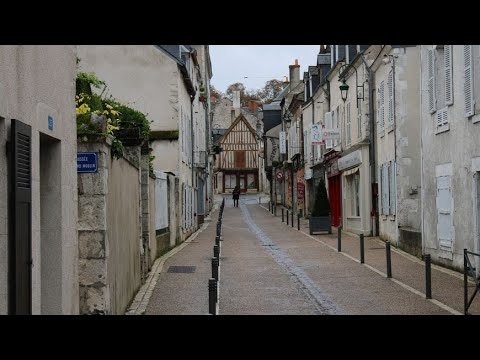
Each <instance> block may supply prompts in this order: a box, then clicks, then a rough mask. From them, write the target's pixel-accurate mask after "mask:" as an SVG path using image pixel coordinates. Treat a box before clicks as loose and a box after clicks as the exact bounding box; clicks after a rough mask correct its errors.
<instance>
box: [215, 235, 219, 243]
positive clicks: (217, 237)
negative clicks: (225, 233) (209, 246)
mask: <svg viewBox="0 0 480 360" xmlns="http://www.w3.org/2000/svg"><path fill="white" fill-rule="evenodd" d="M215 245H220V236H215Z"/></svg>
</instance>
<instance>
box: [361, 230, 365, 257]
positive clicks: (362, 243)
mask: <svg viewBox="0 0 480 360" xmlns="http://www.w3.org/2000/svg"><path fill="white" fill-rule="evenodd" d="M363 263H365V243H364V239H363V234H360V264H363Z"/></svg>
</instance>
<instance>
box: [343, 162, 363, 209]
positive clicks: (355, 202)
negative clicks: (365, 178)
mask: <svg viewBox="0 0 480 360" xmlns="http://www.w3.org/2000/svg"><path fill="white" fill-rule="evenodd" d="M346 180H347V207H348V213H349V215H350V216H360V174H359V171H358V170H357V172H355V173H354V174H352V175H348V176H346Z"/></svg>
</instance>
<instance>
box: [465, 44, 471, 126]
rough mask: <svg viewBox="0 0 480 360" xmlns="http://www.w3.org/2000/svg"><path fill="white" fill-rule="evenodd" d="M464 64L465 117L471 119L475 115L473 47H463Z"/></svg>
mask: <svg viewBox="0 0 480 360" xmlns="http://www.w3.org/2000/svg"><path fill="white" fill-rule="evenodd" d="M463 62H464V65H463V72H464V77H465V83H464V88H463V92H464V97H465V116H466V117H470V116H472V115H473V113H474V111H473V109H474V99H473V69H472V68H473V66H472V45H464V46H463Z"/></svg>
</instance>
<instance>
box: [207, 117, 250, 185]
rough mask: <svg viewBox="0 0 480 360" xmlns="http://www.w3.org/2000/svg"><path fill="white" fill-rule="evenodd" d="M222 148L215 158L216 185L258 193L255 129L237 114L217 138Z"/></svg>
mask: <svg viewBox="0 0 480 360" xmlns="http://www.w3.org/2000/svg"><path fill="white" fill-rule="evenodd" d="M219 145H220V146H221V147H222V149H223V151H222V152H221V153H220V154H219V156H218V157H217V159H216V168H217V181H216V184H217V188H218V187H220V186H221V187H222V192H224V193H225V192H232V191H233V188H234V187H235V186H238V187H239V188H240V191H241V192H258V191H259V181H258V149H259V145H258V140H257V136H256V132H255V130H254V129H253V128H252V126H251V125H250V124H249V123H248V121H247V119H245V117H244V116H243V114H240V115H239V116H238V117H237V118H236V119H235V121H234V122H233V123H232V125H230V127H229V128H228V129H227V131H226V132H225V134H224V135H223V136H222V137H221V138H220V139H219Z"/></svg>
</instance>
